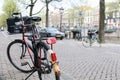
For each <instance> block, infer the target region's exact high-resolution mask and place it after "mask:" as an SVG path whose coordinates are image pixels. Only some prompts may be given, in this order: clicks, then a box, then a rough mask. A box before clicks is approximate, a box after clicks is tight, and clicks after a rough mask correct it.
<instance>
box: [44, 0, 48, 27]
mask: <svg viewBox="0 0 120 80" xmlns="http://www.w3.org/2000/svg"><path fill="white" fill-rule="evenodd" d="M48 4H49V2H48V1H47V0H46V25H45V26H46V27H48V22H49V19H48V13H49V9H48Z"/></svg>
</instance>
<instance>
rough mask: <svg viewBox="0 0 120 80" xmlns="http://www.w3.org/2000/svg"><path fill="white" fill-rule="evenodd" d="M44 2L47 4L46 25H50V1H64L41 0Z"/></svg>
mask: <svg viewBox="0 0 120 80" xmlns="http://www.w3.org/2000/svg"><path fill="white" fill-rule="evenodd" d="M41 1H42V2H44V3H45V4H46V27H48V22H49V21H48V20H49V19H48V17H49V16H48V14H49V9H48V7H49V3H50V2H52V1H58V2H60V1H62V0H41Z"/></svg>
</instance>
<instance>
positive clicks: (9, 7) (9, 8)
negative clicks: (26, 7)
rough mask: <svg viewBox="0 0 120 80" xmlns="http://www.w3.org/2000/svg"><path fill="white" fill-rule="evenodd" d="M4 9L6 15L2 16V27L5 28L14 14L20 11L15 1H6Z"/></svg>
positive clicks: (0, 16)
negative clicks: (7, 20) (8, 19)
mask: <svg viewBox="0 0 120 80" xmlns="http://www.w3.org/2000/svg"><path fill="white" fill-rule="evenodd" d="M2 9H3V12H4V13H3V14H1V15H0V27H5V26H6V19H7V18H8V17H11V15H12V13H13V12H18V11H19V9H18V7H17V5H16V3H15V2H14V1H13V0H5V2H4V4H3V8H2Z"/></svg>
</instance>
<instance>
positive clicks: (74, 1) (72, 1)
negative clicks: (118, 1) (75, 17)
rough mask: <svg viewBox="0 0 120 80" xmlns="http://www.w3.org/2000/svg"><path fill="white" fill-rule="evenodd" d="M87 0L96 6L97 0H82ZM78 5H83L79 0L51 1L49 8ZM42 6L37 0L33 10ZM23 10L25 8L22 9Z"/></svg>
mask: <svg viewBox="0 0 120 80" xmlns="http://www.w3.org/2000/svg"><path fill="white" fill-rule="evenodd" d="M84 1H87V4H88V5H91V6H98V5H99V0H84ZM105 1H106V2H110V1H114V0H105ZM3 2H4V0H0V14H1V13H2V6H3ZM80 5H84V2H80V0H62V2H52V3H50V6H49V7H50V9H52V8H53V7H57V8H60V7H63V8H64V9H67V8H70V7H71V6H80ZM43 6H44V4H43V3H41V2H40V0H38V2H37V4H36V6H35V8H34V9H35V10H34V12H36V11H38V10H39V9H41V8H42V7H43ZM24 10H25V9H24Z"/></svg>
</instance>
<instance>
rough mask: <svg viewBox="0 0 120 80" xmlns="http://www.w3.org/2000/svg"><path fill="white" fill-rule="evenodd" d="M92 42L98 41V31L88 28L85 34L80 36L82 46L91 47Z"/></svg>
mask: <svg viewBox="0 0 120 80" xmlns="http://www.w3.org/2000/svg"><path fill="white" fill-rule="evenodd" d="M94 43H99V39H98V32H97V31H91V30H88V33H87V36H83V37H82V44H83V46H84V47H91V46H92V45H93V44H94Z"/></svg>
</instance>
